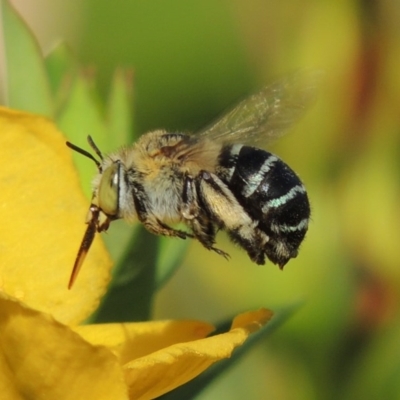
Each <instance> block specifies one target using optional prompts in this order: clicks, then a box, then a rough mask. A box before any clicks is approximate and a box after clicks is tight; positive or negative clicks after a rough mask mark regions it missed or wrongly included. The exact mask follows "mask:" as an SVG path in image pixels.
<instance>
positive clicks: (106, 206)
mask: <svg viewBox="0 0 400 400" xmlns="http://www.w3.org/2000/svg"><path fill="white" fill-rule="evenodd" d="M88 142H89V144H90V146H91V147H92V149H93V150H94V151H95V153H96V154H97V156H98V157H99V158H100V161H98V160H97V159H96V158H95V157H94V156H93V155H92V154H90V153H89V152H87V151H86V150H84V149H81V148H80V147H78V146H75V145H74V144H72V143H70V142H67V146H68V147H70V148H71V149H72V150H75V151H77V152H78V153H80V154H82V155H84V156H85V157H88V158H90V159H91V160H93V161H94V162H95V164H96V165H97V168H98V170H99V182H98V185H97V189H96V190H95V191H94V194H93V198H92V202H91V204H90V207H89V211H88V214H87V217H86V223H87V224H88V227H87V229H86V232H85V235H84V236H83V239H82V243H81V246H80V248H79V250H78V254H77V256H76V260H75V264H74V267H73V269H72V273H71V277H70V281H69V284H68V288H69V289H70V288H71V287H72V285H73V283H74V282H75V279H76V277H77V276H78V272H79V270H80V268H81V266H82V264H83V261H84V260H85V257H86V254H87V253H88V251H89V249H90V246H91V245H92V242H93V239H94V236H95V234H96V231H97V232H102V231H106V230H107V229H108V227H109V225H110V222H111V221H113V220H115V219H117V218H118V214H119V186H120V181H121V179H120V178H121V163H120V162H119V161H115V162H112V163H111V164H109V165H107V163H103V155H102V154H101V151H100V150H99V149H98V147H97V146H96V144H95V143H94V142H93V139H92V138H91V137H90V136H88Z"/></svg>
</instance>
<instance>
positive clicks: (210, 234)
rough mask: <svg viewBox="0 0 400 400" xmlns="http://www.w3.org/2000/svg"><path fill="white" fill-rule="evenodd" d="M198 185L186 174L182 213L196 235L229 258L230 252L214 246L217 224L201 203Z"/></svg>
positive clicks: (201, 241) (205, 244) (208, 246)
mask: <svg viewBox="0 0 400 400" xmlns="http://www.w3.org/2000/svg"><path fill="white" fill-rule="evenodd" d="M198 200H199V199H198V196H197V191H196V185H195V182H194V180H193V178H191V177H189V176H186V178H185V183H184V187H183V193H182V207H181V215H182V218H183V219H184V220H185V222H186V223H187V224H188V225H189V226H190V228H191V230H192V232H193V235H194V237H195V238H196V239H197V240H198V241H199V242H200V243H201V244H202V245H203V246H204V247H205V248H207V249H208V250H213V251H215V252H216V253H218V254H219V255H221V256H223V257H225V258H228V257H229V254H228V253H225V252H224V251H222V250H220V249H217V248H216V247H214V246H213V245H214V243H215V235H216V230H215V225H214V224H213V222H212V221H211V220H210V218H209V216H208V215H207V212H206V210H205V209H204V208H203V207H202V205H201V204H199V201H198Z"/></svg>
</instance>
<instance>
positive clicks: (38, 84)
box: [0, 0, 53, 117]
mask: <svg viewBox="0 0 400 400" xmlns="http://www.w3.org/2000/svg"><path fill="white" fill-rule="evenodd" d="M0 4H1V6H2V13H1V17H2V24H1V25H2V27H3V35H4V47H5V68H6V75H7V79H6V85H7V89H6V99H7V105H8V106H9V107H11V108H16V109H20V110H26V111H31V112H34V113H38V114H42V115H46V116H48V117H51V116H52V115H53V105H52V98H51V92H50V85H49V81H48V78H47V75H46V69H45V66H44V61H43V57H42V54H41V51H40V48H39V45H38V43H37V42H36V39H35V37H34V36H33V35H32V33H31V31H30V30H29V29H28V27H27V26H26V24H25V22H24V21H23V20H22V19H21V17H20V16H19V15H18V14H17V12H16V11H15V10H14V8H13V7H12V6H11V5H10V3H9V2H8V1H6V0H2V1H1V3H0Z"/></svg>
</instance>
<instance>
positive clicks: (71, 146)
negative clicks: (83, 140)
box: [66, 136, 103, 172]
mask: <svg viewBox="0 0 400 400" xmlns="http://www.w3.org/2000/svg"><path fill="white" fill-rule="evenodd" d="M89 138H90V140H89ZM89 138H88V142H89V144H90V145H91V146H92V148H93V150H94V151H95V152H96V154H97V155H98V156H99V157H100V159H101V160H102V159H103V156H102V155H101V153H100V150H99V149H98V148H97V147H96V145H95V144H94V142H93V139H92V138H91V137H90V136H89ZM66 145H67V146H68V147H69V148H70V149H72V150H75V151H76V152H77V153H79V154H82V155H83V156H85V157H87V158H90V159H91V160H93V161H94V162H95V164H96V165H97V168H98V169H99V171H100V172H101V164H100V162H99V161H98V160H96V159H95V158H94V157H93V155H92V154H90V153H89V152H88V151H86V150H84V149H81V148H80V147H78V146H76V145H75V144H73V143H71V142H68V141H67V142H66Z"/></svg>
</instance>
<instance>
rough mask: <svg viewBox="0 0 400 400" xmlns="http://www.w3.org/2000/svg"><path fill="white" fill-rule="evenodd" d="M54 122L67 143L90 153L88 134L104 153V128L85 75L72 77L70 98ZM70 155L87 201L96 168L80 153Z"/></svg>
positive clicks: (105, 134) (105, 133) (105, 149)
mask: <svg viewBox="0 0 400 400" xmlns="http://www.w3.org/2000/svg"><path fill="white" fill-rule="evenodd" d="M57 122H58V126H59V128H60V129H61V130H62V131H63V132H64V134H65V136H66V137H67V138H68V140H69V141H71V142H72V143H74V144H75V145H77V146H79V147H82V148H85V149H88V150H89V151H91V149H90V146H89V145H88V144H87V140H86V138H87V136H88V135H91V136H92V137H93V140H94V141H95V143H96V145H97V146H98V148H99V149H100V150H101V151H102V152H106V151H107V150H108V149H107V148H106V143H107V130H106V126H105V123H104V119H103V117H102V115H101V113H100V107H99V106H98V104H97V101H96V99H95V95H94V93H93V91H92V90H91V82H90V78H88V77H87V76H84V75H83V74H79V75H77V77H76V78H75V81H74V82H73V85H72V88H71V93H70V96H69V98H68V99H67V101H66V104H65V107H64V108H63V109H62V111H61V112H60V114H59V116H58V117H57ZM71 151H72V150H71ZM72 155H73V159H74V162H75V165H76V167H77V169H78V172H79V175H80V177H81V182H82V187H83V191H84V193H85V195H86V196H87V197H88V198H90V197H91V186H90V183H89V182H91V181H92V179H93V176H94V174H95V172H96V167H95V165H94V163H93V161H91V160H89V159H87V158H86V157H83V156H82V154H79V153H77V152H75V151H72Z"/></svg>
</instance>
